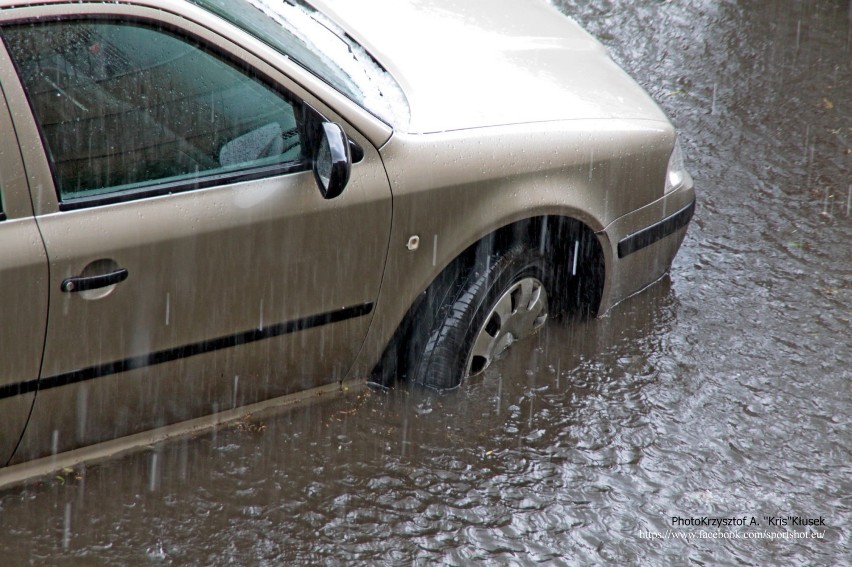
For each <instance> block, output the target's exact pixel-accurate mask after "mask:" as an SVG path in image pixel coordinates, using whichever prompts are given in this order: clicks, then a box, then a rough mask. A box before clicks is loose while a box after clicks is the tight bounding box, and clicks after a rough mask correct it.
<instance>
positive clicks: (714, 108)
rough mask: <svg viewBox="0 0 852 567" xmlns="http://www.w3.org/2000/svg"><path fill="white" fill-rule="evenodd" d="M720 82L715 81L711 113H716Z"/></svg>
mask: <svg viewBox="0 0 852 567" xmlns="http://www.w3.org/2000/svg"><path fill="white" fill-rule="evenodd" d="M717 87H718V83H713V97H712V98H711V99H710V114H716V88H717Z"/></svg>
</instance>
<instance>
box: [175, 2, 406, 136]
mask: <svg viewBox="0 0 852 567" xmlns="http://www.w3.org/2000/svg"><path fill="white" fill-rule="evenodd" d="M190 2H192V3H193V4H196V5H198V6H200V7H202V8H204V9H205V10H207V11H209V12H212V13H214V14H216V15H218V16H220V17H221V18H224V19H226V20H228V21H229V22H231V23H232V24H234V25H236V26H237V27H239V28H241V29H243V30H244V31H246V32H248V33H250V34H251V35H253V36H254V37H256V38H258V39H259V40H261V41H263V42H264V43H266V44H267V45H269V46H270V47H272V48H274V49H276V50H277V51H278V52H280V53H281V54H283V55H286V56H287V57H289V58H291V59H293V60H294V61H296V62H297V63H299V64H300V65H301V66H303V67H305V68H306V69H308V70H309V71H311V72H312V73H313V74H315V75H317V76H318V77H320V78H321V79H323V80H324V81H325V82H327V83H328V84H330V85H331V86H332V87H334V88H335V89H337V90H338V91H340V92H341V93H343V94H344V95H346V96H347V97H348V98H350V99H352V100H353V101H355V102H356V103H358V104H359V105H360V106H362V107H364V108H365V109H366V110H368V111H369V112H371V113H372V114H374V115H376V116H378V117H379V118H381V119H382V120H384V121H385V122H387V123H389V124H391V125H392V126H395V127H405V126H407V124H408V104H407V102H406V100H405V96H404V95H403V94H402V91H401V89H400V88H399V86H398V85H397V84H396V82H395V81H394V79H393V78H392V77H390V75H388V73H387V72H386V71H385V70H384V69H382V68H381V67H380V66H379V64H378V63H377V62H376V61H375V60H374V59H373V58H372V57H371V56H370V55H369V54H368V53H367V52H366V51H365V50H364V49H363V47H361V46H360V45H359V44H357V43H356V42H355V41H354V40H352V38H350V37H349V36H348V35H347V34H346V33H345V32H344V31H343V30H341V29H340V28H338V27H337V26H336V25H335V24H334V23H333V22H331V21H330V20H329V19H328V18H326V17H325V16H323V15H322V14H321V13H319V12H317V11H316V10H314V9H313V8H311V7H310V6H307V5H306V4H303V3H302V2H298V1H295V0H190Z"/></svg>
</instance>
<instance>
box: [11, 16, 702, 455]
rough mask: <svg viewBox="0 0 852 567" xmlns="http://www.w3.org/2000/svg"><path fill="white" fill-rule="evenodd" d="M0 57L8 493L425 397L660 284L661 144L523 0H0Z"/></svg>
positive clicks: (676, 175)
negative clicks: (241, 424)
mask: <svg viewBox="0 0 852 567" xmlns="http://www.w3.org/2000/svg"><path fill="white" fill-rule="evenodd" d="M0 38H2V43H0V132H2V138H0V207H2V208H0V284H2V290H3V295H4V298H3V299H4V300H3V302H2V306H0V338H2V341H0V344H2V351H0V466H2V465H7V466H8V465H14V466H12V467H9V468H7V470H9V469H14V468H16V467H17V468H18V469H20V468H21V467H26V466H28V465H33V463H45V462H51V463H54V462H57V461H55V459H56V456H57V455H60V454H70V455H72V456H73V455H76V454H88V455H92V454H94V453H92V452H91V447H96V448H97V447H101V448H103V447H106V446H109V444H110V443H116V441H115V440H121V439H124V440H128V439H131V440H132V439H136V440H140V439H146V438H147V437H144V436H145V435H146V434H147V433H150V432H151V431H168V427H175V426H174V424H180V423H188V422H189V423H195V422H193V421H191V420H198V419H199V418H201V417H202V416H208V415H211V414H221V412H223V411H226V410H229V411H234V410H235V408H237V409H238V408H244V407H247V406H249V405H251V404H257V403H258V402H261V401H263V400H270V399H280V398H281V397H282V396H290V395H294V394H297V393H302V395H312V394H313V393H317V392H323V391H328V390H329V389H330V388H335V387H338V385H339V384H340V383H341V382H342V381H344V380H347V381H350V380H361V381H368V380H369V381H372V382H376V383H380V384H384V385H390V384H392V383H394V382H395V381H397V380H407V381H409V382H412V383H415V384H419V385H422V386H425V387H428V388H433V389H437V390H444V389H450V388H454V387H456V386H458V385H459V384H460V383H462V381H464V380H465V379H467V378H469V377H471V376H475V375H477V374H479V373H481V372H482V371H483V370H484V369H485V368H487V367H488V366H489V365H490V364H491V363H492V362H493V361H495V360H497V359H499V358H500V357H501V356H502V355H503V354H504V353H505V352H506V351H507V349H509V347H510V346H511V345H512V344H513V343H514V342H515V341H517V340H520V339H523V338H524V337H527V336H529V335H531V334H533V333H535V332H536V331H537V330H538V329H540V328H541V327H542V325H544V323H545V321H546V320H547V318H548V317H552V316H554V315H556V314H559V313H563V312H579V313H589V314H592V315H600V314H603V313H605V312H606V311H607V310H608V309H609V308H610V307H611V306H612V305H614V304H615V303H617V302H619V301H621V300H623V299H624V298H626V297H628V296H629V295H631V294H633V293H636V292H637V291H639V290H641V289H643V288H644V287H646V286H648V285H649V284H651V283H652V282H654V281H655V280H657V279H659V278H660V277H661V276H663V275H664V274H665V273H666V271H667V270H668V269H669V267H670V265H671V262H672V259H673V257H674V255H675V253H676V252H677V250H678V247H679V246H680V244H681V242H682V240H683V237H684V233H685V231H686V227H687V225H688V223H689V221H690V218H691V217H692V213H693V210H694V206H695V195H694V191H693V184H692V179H691V178H690V176H689V174H688V173H687V172H686V171H685V170H684V166H683V162H682V159H681V154H680V151H679V150H678V146H677V143H676V135H675V131H674V129H673V127H672V125H671V124H670V123H669V121H668V120H667V119H666V117H665V116H664V115H663V113H662V112H661V111H660V109H659V108H658V107H657V106H656V104H655V103H654V102H653V101H652V100H651V99H650V98H649V97H648V95H647V94H646V93H645V92H643V90H642V89H641V88H640V87H639V86H637V85H636V83H635V82H633V81H632V80H631V79H630V78H629V77H628V76H627V75H626V74H625V73H624V72H623V71H621V70H620V69H619V68H618V67H617V66H616V65H615V64H614V63H613V62H612V61H611V60H610V59H609V58H608V56H607V54H606V51H605V50H604V49H603V48H602V46H601V45H600V44H599V43H598V42H596V41H595V40H594V39H593V38H592V37H590V36H589V35H588V34H587V33H586V32H584V31H583V30H582V29H581V28H580V27H579V26H578V25H577V24H575V23H574V22H573V21H572V20H570V19H569V18H566V17H564V16H563V15H561V14H560V13H558V12H557V11H556V10H555V9H554V8H553V7H551V6H550V5H548V4H546V3H545V2H544V1H541V0H502V1H501V2H500V3H499V6H497V5H496V3H493V2H490V1H487V0H465V1H464V2H461V1H458V0H455V1H454V0H363V1H360V2H350V1H347V0H317V1H311V4H310V5H309V4H307V3H303V2H302V1H301V0H287V1H285V0H188V1H181V0H119V1H110V2H104V1H82V2H78V1H74V2H71V1H68V0H44V1H38V2H35V1H32V0H20V1H18V0H3V1H0ZM163 428H166V429H163ZM146 432H147V433H146ZM86 447H89V449H88V450H89V453H85V451H86V450H87V449H84V448H86ZM71 451H73V453H68V452H71ZM81 451H83V452H82V453H81ZM51 459H53V460H51Z"/></svg>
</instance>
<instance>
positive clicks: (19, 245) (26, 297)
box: [0, 77, 48, 466]
mask: <svg viewBox="0 0 852 567" xmlns="http://www.w3.org/2000/svg"><path fill="white" fill-rule="evenodd" d="M2 79H3V77H0V83H2ZM0 132H2V133H3V137H4V139H5V140H6V141H8V140H10V139H11V140H14V139H15V134H14V130H13V128H12V122H11V119H10V116H9V113H8V108H7V106H6V98H5V97H4V95H3V90H2V88H0ZM0 205H2V206H1V207H0V210H2V215H0V258H2V259H3V261H2V265H0V287H2V289H3V298H2V303H0V345H2V350H0V466H2V465H4V464H6V462H7V461H8V460H9V458H10V457H11V456H12V452H13V451H14V449H15V447H16V445H17V444H18V440H19V438H20V435H21V433H22V432H23V430H24V426H25V425H26V423H27V419H28V418H29V414H30V409H31V408H32V403H33V400H34V399H35V389H29V390H27V391H21V390H20V389H19V388H18V387H17V385H18V384H21V383H26V382H30V381H32V380H34V379H37V378H38V375H39V368H40V366H41V356H42V349H43V348H44V334H45V329H46V323H47V275H48V274H47V256H46V254H45V251H44V246H43V244H42V241H41V236H40V235H39V232H38V227H37V226H36V223H35V220H34V219H33V217H32V203H31V202H30V198H29V191H28V190H27V179H26V174H25V172H24V169H23V163H22V162H21V155H20V152H19V151H18V149H17V147H16V146H15V145H14V144H13V145H11V147H6V148H3V149H0Z"/></svg>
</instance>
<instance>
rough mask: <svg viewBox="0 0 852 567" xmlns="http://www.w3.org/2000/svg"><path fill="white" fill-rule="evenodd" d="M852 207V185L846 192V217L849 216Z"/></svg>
mask: <svg viewBox="0 0 852 567" xmlns="http://www.w3.org/2000/svg"><path fill="white" fill-rule="evenodd" d="M850 207H852V185H850V186H849V191H847V192H846V216H847V217H848V216H849V208H850Z"/></svg>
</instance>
